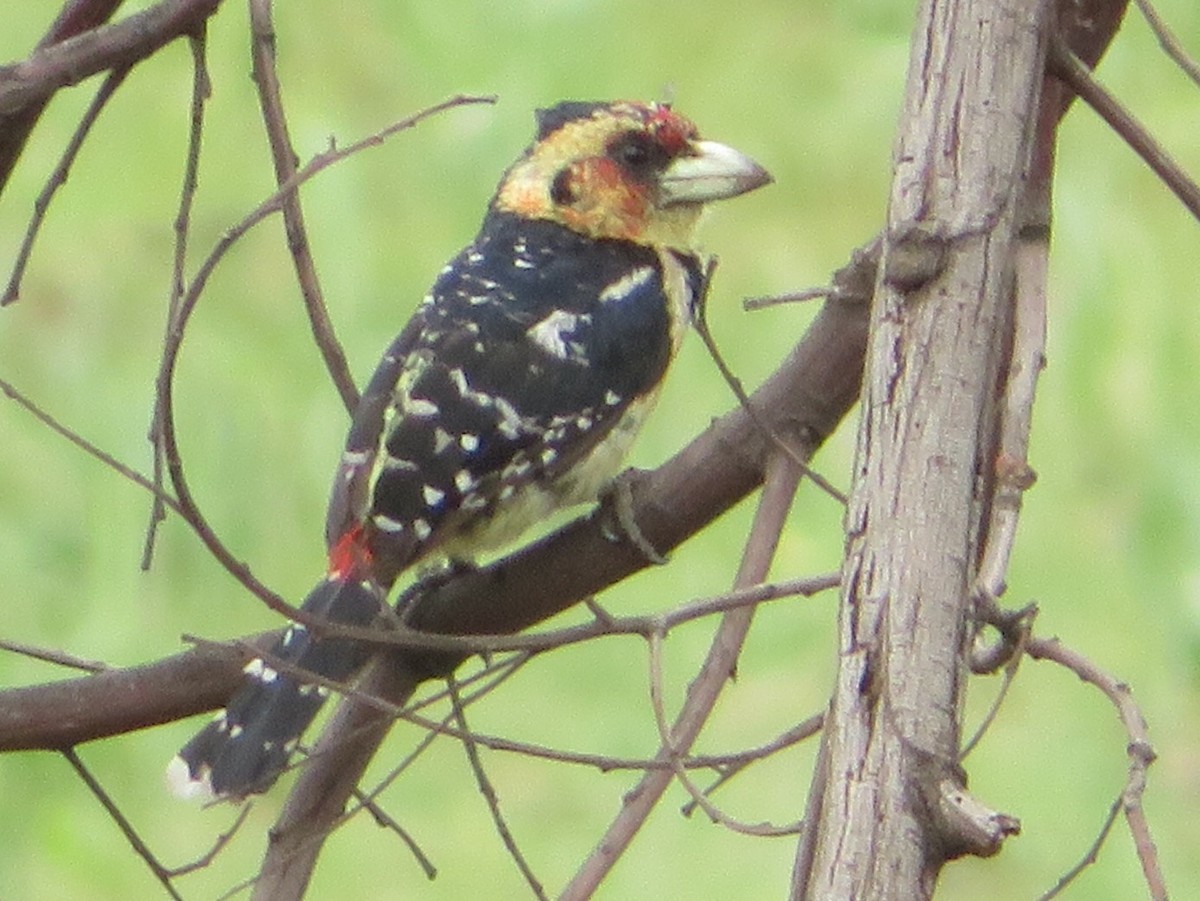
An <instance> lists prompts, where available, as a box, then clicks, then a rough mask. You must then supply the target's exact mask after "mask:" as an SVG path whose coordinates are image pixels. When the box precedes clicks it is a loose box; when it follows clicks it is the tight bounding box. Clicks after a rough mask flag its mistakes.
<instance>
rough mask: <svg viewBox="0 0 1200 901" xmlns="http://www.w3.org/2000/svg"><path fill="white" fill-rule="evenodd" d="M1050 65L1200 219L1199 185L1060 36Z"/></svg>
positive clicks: (1055, 40) (1053, 40)
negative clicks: (1093, 74) (1100, 81)
mask: <svg viewBox="0 0 1200 901" xmlns="http://www.w3.org/2000/svg"><path fill="white" fill-rule="evenodd" d="M1049 64H1050V68H1051V71H1052V72H1053V74H1054V75H1055V76H1056V77H1057V78H1060V79H1061V80H1062V81H1064V82H1065V83H1066V84H1067V85H1069V86H1070V88H1071V90H1073V91H1074V92H1075V93H1076V94H1078V95H1079V96H1080V97H1081V98H1083V100H1084V102H1085V103H1087V105H1088V106H1090V107H1091V108H1092V109H1094V110H1095V111H1096V112H1097V113H1098V114H1099V116H1100V118H1102V119H1103V120H1104V121H1105V122H1107V123H1108V124H1109V126H1110V127H1111V128H1112V130H1113V131H1115V132H1116V133H1117V134H1118V135H1120V136H1121V138H1122V139H1123V140H1124V141H1125V143H1126V144H1128V145H1129V146H1130V147H1131V148H1132V149H1133V151H1134V152H1135V153H1136V154H1137V155H1138V156H1140V157H1141V158H1142V160H1143V161H1144V162H1145V163H1146V165H1148V166H1149V167H1150V168H1151V169H1152V170H1153V171H1154V173H1155V174H1156V175H1157V176H1158V177H1159V178H1160V179H1162V181H1163V183H1164V184H1165V185H1166V186H1167V187H1168V188H1169V189H1170V190H1171V192H1172V193H1173V194H1174V195H1175V196H1176V197H1178V198H1179V200H1180V202H1182V203H1183V205H1184V206H1185V207H1187V209H1188V211H1189V212H1190V213H1191V214H1192V216H1193V217H1195V218H1197V219H1200V186H1197V185H1196V183H1195V182H1194V181H1193V180H1192V179H1191V177H1190V176H1189V175H1188V174H1187V173H1186V172H1184V171H1183V169H1182V168H1181V167H1180V166H1179V164H1178V163H1176V162H1175V160H1174V159H1172V157H1171V156H1170V154H1168V153H1167V151H1166V150H1164V149H1163V147H1162V145H1160V144H1159V143H1158V141H1156V140H1155V139H1154V136H1153V135H1151V134H1150V132H1149V131H1147V129H1146V128H1145V126H1143V125H1142V124H1141V123H1140V122H1139V121H1138V120H1137V119H1135V118H1134V117H1133V116H1132V115H1131V114H1130V113H1129V111H1128V110H1127V109H1125V107H1124V106H1122V105H1121V103H1120V102H1119V101H1118V100H1117V99H1116V97H1114V96H1113V95H1112V94H1110V93H1109V92H1108V91H1107V90H1106V89H1105V88H1104V87H1103V86H1102V85H1101V84H1100V83H1099V82H1098V81H1096V79H1094V78H1093V77H1092V73H1091V71H1090V70H1089V69H1088V68H1087V66H1085V65H1084V64H1083V63H1082V62H1080V61H1079V58H1078V57H1077V56H1075V54H1074V53H1072V52H1071V49H1070V48H1069V47H1067V46H1066V44H1065V43H1063V41H1062V38H1060V37H1057V36H1052V37H1051V40H1050V55H1049Z"/></svg>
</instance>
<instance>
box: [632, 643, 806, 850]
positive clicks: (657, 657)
mask: <svg viewBox="0 0 1200 901" xmlns="http://www.w3.org/2000/svg"><path fill="white" fill-rule="evenodd" d="M662 642H663V635H662V634H661V633H658V632H656V633H654V634H652V635H651V636H650V638H649V642H648V644H649V647H650V653H649V658H650V661H649V670H650V707H651V709H652V710H653V711H654V723H655V725H656V726H657V727H658V738H659V746H660V747H661V748H663V749H664V750H665V751H666V752H667V763H668V764H669V765H670V767H671V772H672V773H673V774H674V776H675V781H676V782H678V783H679V784H680V785H682V786H683V788H684V790H685V791H686V792H687V793H688V794H689V795H691V796H692V802H693V803H694V804H697V805H699V807H700V809H701V810H703V811H704V812H705V813H706V814H707V815H708V818H709V820H711V821H712V822H713V823H716V824H718V825H720V826H724V827H725V828H727V829H729V830H731V831H733V832H738V833H740V834H742V835H752V836H780V835H795V834H796V833H798V832H799V831H800V828H801V824H799V823H793V824H791V825H789V826H775V825H772V824H771V823H743V822H742V821H741V820H737V819H734V818H733V817H731V816H729V815H728V814H726V813H725V812H724V811H723V810H721V809H720V808H719V807H717V806H716V805H715V804H713V803H712V802H711V801H710V800H709V799H708V798H707V797H706V796H705V794H704V792H703V791H701V790H700V789H699V787H697V785H696V784H695V783H694V782H693V781H692V780H691V778H690V777H689V776H688V774H687V771H686V770H685V769H684V767H683V766H682V765H681V764H680V760H679V756H680V755H679V754H678V753H677V752H676V750H675V739H674V738H673V737H672V735H671V730H670V728H669V727H668V726H667V714H666V706H665V704H664V703H663V667H662Z"/></svg>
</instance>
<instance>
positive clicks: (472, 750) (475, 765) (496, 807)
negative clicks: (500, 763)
mask: <svg viewBox="0 0 1200 901" xmlns="http://www.w3.org/2000/svg"><path fill="white" fill-rule="evenodd" d="M447 682H448V684H449V687H450V700H451V703H452V705H453V707H454V718H455V720H457V721H458V727H459V729H461V730H462V733H463V740H462V745H463V750H464V751H466V752H467V760H468V761H469V762H470V764H471V772H473V773H474V774H475V782H476V784H477V785H478V786H479V793H480V794H481V795H483V799H484V801H486V802H487V806H488V811H489V812H490V813H491V815H492V823H493V824H494V825H495V827H496V832H497V834H499V836H500V840H501V841H502V842H504V847H505V848H506V849H508V854H509V856H510V857H511V858H512V859H513V862H514V863H516V865H517V869H518V870H520V871H521V876H522V877H524V879H525V882H526V884H527V885H528V886H529V890H530V891H531V892H533V896H534V897H535V898H538V899H540V901H546V898H547V895H546V890H545V889H544V888H543V887H542V881H541V880H540V879H538V878H537V875H536V874H535V873H534V872H533V869H532V868H531V867H530V866H529V861H527V860H526V859H525V855H524V854H522V853H521V849H520V848H519V847H518V846H517V841H516V839H515V838H514V837H513V834H512V830H511V829H509V828H508V822H507V821H506V820H505V819H504V814H503V813H502V812H501V811H500V798H499V797H498V796H497V795H496V789H495V786H493V785H492V781H491V780H490V779H489V778H488V776H487V773H486V772H485V771H484V769H483V761H482V760H480V757H479V748H478V747H476V745H475V739H474V736H472V734H471V730H470V728H468V726H467V715H466V713H465V712H464V710H463V705H462V703H461V702H460V701H459V698H458V689H457V687H456V685H455V682H454V676H453V675H451V676H449V677H448V678H447Z"/></svg>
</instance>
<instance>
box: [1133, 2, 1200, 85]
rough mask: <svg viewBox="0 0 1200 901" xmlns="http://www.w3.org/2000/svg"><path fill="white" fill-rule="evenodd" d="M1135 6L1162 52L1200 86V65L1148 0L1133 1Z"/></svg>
mask: <svg viewBox="0 0 1200 901" xmlns="http://www.w3.org/2000/svg"><path fill="white" fill-rule="evenodd" d="M1133 2H1134V3H1136V4H1137V8H1138V9H1139V10H1141V12H1142V15H1143V16H1144V17H1145V18H1146V22H1147V23H1148V24H1149V25H1150V30H1151V31H1153V32H1154V36H1155V37H1156V38H1158V43H1159V44H1161V45H1162V48H1163V51H1164V52H1165V53H1166V54H1167V56H1169V57H1170V58H1171V59H1173V60H1174V61H1175V64H1176V65H1178V66H1179V68H1181V69H1183V71H1184V72H1186V73H1187V75H1188V77H1189V78H1190V79H1191V80H1192V81H1194V82H1195V83H1196V84H1197V86H1200V63H1197V62H1196V60H1194V59H1192V57H1191V56H1189V55H1188V53H1187V51H1186V50H1184V49H1183V44H1181V43H1180V41H1179V38H1177V37H1176V36H1175V33H1174V32H1173V31H1171V29H1170V28H1169V27H1168V26H1167V23H1166V22H1164V21H1163V20H1162V16H1160V15H1159V14H1158V10H1156V9H1155V8H1154V6H1153V4H1151V3H1150V0H1133Z"/></svg>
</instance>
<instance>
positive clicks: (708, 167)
mask: <svg viewBox="0 0 1200 901" xmlns="http://www.w3.org/2000/svg"><path fill="white" fill-rule="evenodd" d="M692 150H693V152H692V153H691V154H689V155H687V156H681V157H679V159H677V160H675V162H673V163H671V165H669V166H668V167H667V168H666V170H664V171H663V173H662V174H661V175H660V176H659V183H658V190H659V194H658V199H659V204H660V205H661V206H674V205H675V204H681V203H708V202H709V201H710V200H723V199H724V198H726V197H737V195H739V194H745V193H746V192H747V191H753V190H754V189H755V188H761V187H762V186H763V185H766V184H770V183H771V182H772V181H774V179H772V178H771V173H770V172H768V171H767V170H766V169H764V168H763V167H762V166H760V165H759V164H758V163H756V162H754V160H752V159H750V157H748V156H746V154H744V153H742V152H741V151H740V150H734V149H733V148H732V147H728V146H726V145H725V144H718V143H717V142H716V141H695V142H693V143H692Z"/></svg>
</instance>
